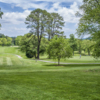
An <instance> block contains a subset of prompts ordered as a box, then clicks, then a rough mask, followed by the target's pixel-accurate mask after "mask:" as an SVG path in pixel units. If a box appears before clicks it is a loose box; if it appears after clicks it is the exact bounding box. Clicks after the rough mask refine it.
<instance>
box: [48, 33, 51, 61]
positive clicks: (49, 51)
mask: <svg viewBox="0 0 100 100" xmlns="http://www.w3.org/2000/svg"><path fill="white" fill-rule="evenodd" d="M48 34H49V38H48V41H50V33H48ZM50 58H51V57H50V51H49V59H50Z"/></svg>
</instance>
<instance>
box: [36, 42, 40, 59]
mask: <svg viewBox="0 0 100 100" xmlns="http://www.w3.org/2000/svg"><path fill="white" fill-rule="evenodd" d="M39 50H40V43H39V42H38V47H37V59H39Z"/></svg>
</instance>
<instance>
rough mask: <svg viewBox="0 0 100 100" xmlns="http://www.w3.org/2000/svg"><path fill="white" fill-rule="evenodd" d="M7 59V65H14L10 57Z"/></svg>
mask: <svg viewBox="0 0 100 100" xmlns="http://www.w3.org/2000/svg"><path fill="white" fill-rule="evenodd" d="M6 59H7V65H12V61H11V58H9V57H6Z"/></svg>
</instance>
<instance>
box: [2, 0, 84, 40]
mask: <svg viewBox="0 0 100 100" xmlns="http://www.w3.org/2000/svg"><path fill="white" fill-rule="evenodd" d="M80 5H82V0H0V8H1V11H3V13H4V15H3V16H2V19H0V23H1V24H2V27H1V30H0V33H2V34H4V35H7V36H10V37H16V36H19V35H24V34H26V33H28V32H29V31H30V29H27V28H26V27H27V25H26V24H25V19H26V17H27V16H28V15H29V14H30V12H31V11H33V10H35V9H37V8H40V9H43V10H47V11H48V12H50V13H51V12H56V13H59V14H60V15H61V16H62V17H63V18H64V21H65V26H64V27H63V30H62V31H64V35H66V37H67V38H69V35H70V34H75V33H76V29H77V27H78V22H79V18H78V17H76V16H75V13H76V12H77V11H79V6H80ZM75 37H77V35H75Z"/></svg>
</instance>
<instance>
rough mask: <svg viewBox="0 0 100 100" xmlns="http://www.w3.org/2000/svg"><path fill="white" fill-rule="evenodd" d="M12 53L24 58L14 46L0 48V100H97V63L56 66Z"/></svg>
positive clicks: (99, 67)
mask: <svg viewBox="0 0 100 100" xmlns="http://www.w3.org/2000/svg"><path fill="white" fill-rule="evenodd" d="M7 49H8V52H7ZM10 49H11V50H10ZM16 51H18V52H16ZM5 53H6V54H5ZM13 54H18V55H21V56H22V55H23V57H24V54H23V53H22V52H20V51H19V50H18V49H17V48H15V47H3V48H2V47H1V48H0V100H100V64H95V65H93V64H90V65H88V64H86V65H81V64H77V65H70V64H65V65H63V64H61V65H60V66H57V64H50V63H45V62H41V61H35V60H32V59H21V58H18V57H17V56H16V55H13ZM42 57H44V58H42V59H45V58H46V55H45V56H42ZM86 57H87V58H85V57H84V59H83V58H82V59H79V60H82V61H83V62H86V61H87V60H88V61H89V58H88V56H86ZM86 59H87V60H86ZM75 60H76V61H77V62H78V61H79V60H78V57H77V56H76V58H72V59H71V61H72V62H73V61H75ZM91 60H92V58H90V61H91ZM88 61H87V62H88Z"/></svg>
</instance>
